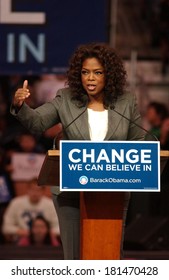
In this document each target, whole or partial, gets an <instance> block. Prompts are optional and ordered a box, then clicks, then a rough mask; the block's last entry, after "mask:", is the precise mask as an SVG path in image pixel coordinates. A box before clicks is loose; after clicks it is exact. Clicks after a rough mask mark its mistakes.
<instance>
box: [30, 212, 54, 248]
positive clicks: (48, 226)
mask: <svg viewBox="0 0 169 280" xmlns="http://www.w3.org/2000/svg"><path fill="white" fill-rule="evenodd" d="M37 220H41V221H43V222H44V224H45V225H46V227H47V229H48V231H47V234H46V236H45V239H44V242H43V244H45V245H51V236H50V225H49V222H48V221H47V220H46V219H45V218H44V217H43V216H41V215H38V216H36V218H34V219H32V221H31V225H30V243H31V244H32V245H33V244H35V240H34V237H33V232H32V228H33V225H34V223H35V222H36V221H37Z"/></svg>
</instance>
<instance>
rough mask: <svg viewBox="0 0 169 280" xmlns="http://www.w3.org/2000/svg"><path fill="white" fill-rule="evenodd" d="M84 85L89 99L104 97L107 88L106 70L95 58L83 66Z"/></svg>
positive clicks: (86, 60) (88, 59)
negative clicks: (105, 87) (104, 90)
mask: <svg viewBox="0 0 169 280" xmlns="http://www.w3.org/2000/svg"><path fill="white" fill-rule="evenodd" d="M81 79H82V85H83V88H84V89H85V91H86V92H87V94H88V95H89V98H92V97H93V98H94V97H102V96H103V89H104V86H105V73H104V68H103V66H102V65H101V63H100V62H99V60H98V59H97V58H95V57H92V58H87V59H85V60H84V62H83V64H82V70H81Z"/></svg>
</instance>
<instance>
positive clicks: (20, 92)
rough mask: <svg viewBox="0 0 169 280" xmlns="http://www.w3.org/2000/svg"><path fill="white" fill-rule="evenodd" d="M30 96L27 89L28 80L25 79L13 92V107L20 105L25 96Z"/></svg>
mask: <svg viewBox="0 0 169 280" xmlns="http://www.w3.org/2000/svg"><path fill="white" fill-rule="evenodd" d="M29 96H30V92H29V89H28V81H27V80H25V81H24V82H23V87H22V88H18V89H17V91H16V92H15V95H14V98H13V102H12V103H13V105H14V106H15V107H18V108H19V107H21V106H22V104H23V102H24V101H25V99H26V98H28V97H29Z"/></svg>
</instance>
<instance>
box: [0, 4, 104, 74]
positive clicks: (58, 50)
mask: <svg viewBox="0 0 169 280" xmlns="http://www.w3.org/2000/svg"><path fill="white" fill-rule="evenodd" d="M108 3H109V1H107V0H85V1H84V0H73V1H70V0H67V1H66V0H65V1H64V0H63V1H60V0H50V1H48V0H24V1H23V0H0V74H1V75H2V74H15V73H17V74H18V73H19V74H43V73H65V71H66V69H67V66H68V60H69V58H70V56H71V55H72V53H73V52H74V50H75V49H76V48H77V46H78V45H80V44H83V43H88V42H98V41H99V42H101V41H102V42H106V41H108V26H109V24H108V19H109V16H108V13H109V11H108Z"/></svg>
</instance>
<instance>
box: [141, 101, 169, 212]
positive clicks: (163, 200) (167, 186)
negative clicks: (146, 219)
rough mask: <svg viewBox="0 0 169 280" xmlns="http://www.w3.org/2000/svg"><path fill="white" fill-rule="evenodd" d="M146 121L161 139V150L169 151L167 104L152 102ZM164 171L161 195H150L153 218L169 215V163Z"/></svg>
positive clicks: (151, 130)
mask: <svg viewBox="0 0 169 280" xmlns="http://www.w3.org/2000/svg"><path fill="white" fill-rule="evenodd" d="M146 119H147V121H148V122H149V124H150V126H151V129H150V132H151V133H152V134H154V135H156V137H157V138H158V139H159V141H160V146H161V149H162V150H169V112H168V109H167V107H166V106H165V104H162V103H158V102H151V103H150V104H149V105H148V107H147V113H146ZM161 164H163V163H162V162H161ZM162 169H163V171H162V173H161V191H160V193H150V194H149V210H150V214H151V215H152V216H159V215H163V216H168V215H169V161H167V162H166V161H165V163H164V166H163V168H162Z"/></svg>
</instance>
